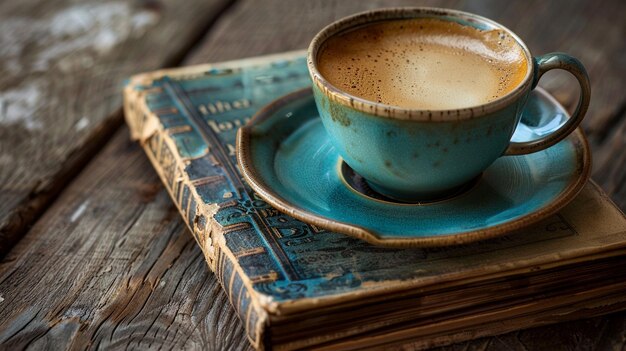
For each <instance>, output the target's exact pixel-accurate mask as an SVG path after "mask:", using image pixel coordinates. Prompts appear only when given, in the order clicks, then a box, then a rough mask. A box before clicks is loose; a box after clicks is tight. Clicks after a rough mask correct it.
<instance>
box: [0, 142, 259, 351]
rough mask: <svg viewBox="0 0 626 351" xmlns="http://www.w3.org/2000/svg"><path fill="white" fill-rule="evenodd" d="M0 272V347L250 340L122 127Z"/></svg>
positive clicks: (216, 345)
mask: <svg viewBox="0 0 626 351" xmlns="http://www.w3.org/2000/svg"><path fill="white" fill-rule="evenodd" d="M0 272H1V274H0V296H1V299H0V300H1V301H2V302H0V345H2V348H6V349H11V350H18V349H23V348H26V347H32V348H33V349H44V348H50V347H52V348H54V349H84V348H86V347H92V348H103V349H109V348H112V349H123V348H129V347H130V348H138V349H156V348H165V349H198V350H199V349H208V350H219V349H245V348H247V347H248V341H247V339H246V336H245V333H244V331H243V327H242V326H241V323H240V322H239V320H238V318H237V317H236V315H235V313H233V312H232V307H231V306H230V303H229V301H228V298H227V297H226V295H225V294H224V293H223V291H222V289H221V287H220V286H219V285H218V283H217V280H216V279H215V277H214V276H213V274H212V273H210V271H209V270H208V268H207V266H206V262H205V261H204V258H203V256H202V253H201V252H200V250H199V248H198V247H197V245H196V243H195V241H194V239H193V238H192V236H191V235H190V234H189V233H188V229H187V227H186V226H185V225H184V223H183V222H182V220H181V219H180V216H179V213H178V211H177V210H176V208H175V207H174V205H173V204H172V202H171V200H170V199H169V196H168V194H167V193H166V191H165V190H164V189H163V187H162V185H161V182H160V180H159V179H158V177H157V175H156V173H155V172H154V170H153V169H152V167H151V166H150V164H149V162H148V160H147V159H146V157H145V155H144V153H143V151H142V150H141V149H140V148H138V147H137V145H136V144H134V143H132V142H131V141H130V140H129V136H128V133H127V131H126V130H123V131H121V132H119V133H117V135H115V137H114V138H113V140H112V141H111V143H110V144H109V145H108V146H107V147H106V149H105V150H104V151H103V152H102V153H101V154H100V155H98V156H97V157H96V158H95V159H94V160H93V162H91V164H90V165H89V166H88V167H87V168H86V169H85V170H84V172H83V173H81V175H79V176H78V177H77V178H76V179H75V181H74V182H72V184H71V185H70V186H69V187H68V188H67V189H66V190H65V191H64V192H63V194H62V195H61V196H60V197H59V199H58V201H56V202H55V204H54V205H53V206H52V207H51V208H50V209H49V210H48V211H46V213H45V214H44V216H43V217H42V218H41V219H40V220H39V221H38V222H37V224H36V225H35V226H34V227H33V228H32V229H31V230H30V231H29V233H28V235H26V236H25V237H24V238H23V239H22V240H21V241H20V242H19V243H18V245H17V246H15V248H14V249H13V250H12V251H11V252H10V253H9V254H8V255H7V257H6V258H5V260H4V261H3V262H2V264H1V266H0Z"/></svg>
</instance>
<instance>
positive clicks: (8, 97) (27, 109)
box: [0, 83, 43, 130]
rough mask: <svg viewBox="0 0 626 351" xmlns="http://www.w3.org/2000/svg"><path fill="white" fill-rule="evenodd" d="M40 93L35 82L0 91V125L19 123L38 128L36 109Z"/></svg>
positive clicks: (40, 97)
mask: <svg viewBox="0 0 626 351" xmlns="http://www.w3.org/2000/svg"><path fill="white" fill-rule="evenodd" d="M42 95H43V94H42V92H41V88H40V87H39V85H38V84H37V83H29V84H27V85H25V86H22V87H17V88H13V89H9V90H5V91H2V92H0V125H2V124H5V125H10V124H16V123H21V124H22V125H24V127H26V128H27V129H31V130H33V129H40V128H41V127H42V123H41V122H40V121H39V120H38V119H37V109H38V108H39V105H40V102H41V100H42Z"/></svg>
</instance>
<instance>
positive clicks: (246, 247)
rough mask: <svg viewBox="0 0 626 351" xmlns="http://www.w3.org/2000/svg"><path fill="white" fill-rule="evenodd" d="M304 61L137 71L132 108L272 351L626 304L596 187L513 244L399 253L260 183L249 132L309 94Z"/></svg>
mask: <svg viewBox="0 0 626 351" xmlns="http://www.w3.org/2000/svg"><path fill="white" fill-rule="evenodd" d="M309 84H310V82H309V77H308V73H307V69H306V64H305V58H304V53H303V52H294V53H286V54H280V55H273V56H267V57H262V58H254V59H247V60H240V61H232V62H227V63H221V64H215V65H201V66H195V67H186V68H180V69H172V70H162V71H157V72H152V73H146V74H141V75H137V76H134V77H133V78H132V79H131V80H130V81H129V83H128V85H127V86H126V88H125V91H124V98H125V100H124V111H125V116H126V120H127V123H128V126H129V127H130V130H131V132H132V137H133V138H134V139H136V140H138V141H139V143H140V144H141V146H142V147H143V148H144V150H145V152H146V154H147V155H148V158H149V159H150V161H151V162H152V164H153V165H154V168H155V169H156V171H157V172H158V174H159V176H160V177H161V179H162V181H163V184H164V185H165V187H166V188H167V190H168V191H169V193H170V195H171V197H172V200H173V201H174V203H175V204H176V206H177V207H178V209H179V210H180V213H181V215H182V216H183V218H184V220H185V221H186V222H187V224H188V225H189V228H190V229H191V232H192V233H193V235H194V237H195V239H196V240H197V242H198V245H199V246H200V248H201V249H202V251H203V253H204V255H205V257H206V260H207V262H208V266H209V268H210V269H211V270H212V271H213V272H214V273H215V275H216V276H217V278H218V279H219V281H220V283H221V285H222V287H223V288H224V290H225V291H226V293H227V294H228V296H229V298H230V301H231V303H232V305H233V308H234V309H235V310H236V312H237V313H238V315H239V316H240V318H241V321H242V322H243V325H244V326H245V328H246V331H247V335H248V338H249V340H250V343H251V344H252V345H253V346H254V347H255V348H257V349H263V348H266V349H277V350H286V349H296V348H308V347H317V348H324V349H355V348H380V347H389V346H394V345H399V344H404V343H411V347H412V348H417V349H419V348H426V347H431V346H436V345H443V344H448V343H453V342H458V341H462V340H467V339H470V338H476V337H480V336H486V335H495V334H498V333H504V332H508V331H512V330H516V329H521V328H528V327H531V326H537V325H544V324H549V323H554V322H558V321H562V320H568V319H576V318H583V317H589V316H594V315H598V314H603V313H608V312H611V311H615V310H619V309H623V308H626V294H624V291H626V218H625V217H624V215H623V214H622V213H621V212H620V210H619V209H618V208H616V207H615V205H614V204H613V203H612V202H611V201H610V200H609V199H608V198H607V196H606V195H605V194H604V193H602V191H601V190H600V189H599V188H598V186H596V185H595V184H593V183H591V182H590V183H589V184H587V185H586V186H585V188H584V189H583V191H582V192H581V193H580V194H579V196H578V197H577V198H576V199H575V200H574V201H573V202H572V203H571V204H569V205H568V206H567V207H565V208H564V209H562V210H561V211H560V212H559V213H558V214H555V215H553V216H551V217H549V218H547V219H546V220H544V221H542V222H540V223H539V224H537V225H534V226H532V227H529V228H526V229H524V230H521V231H519V232H516V233H511V234H510V235H507V236H504V237H501V238H497V239H492V240H489V241H484V242H478V243H475V244H471V245H463V246H456V247H448V248H431V249H388V248H381V247H375V246H372V245H370V244H367V243H365V242H363V241H360V240H358V239H355V238H351V237H348V236H344V235H340V234H336V233H332V232H329V231H326V230H322V229H321V228H317V227H315V226H311V225H308V224H306V223H302V222H300V221H298V220H295V219H293V218H290V217H288V216H286V215H284V214H282V213H281V212H279V211H277V210H275V209H273V208H271V207H270V206H268V205H267V204H266V203H265V202H264V201H263V200H262V199H260V198H259V197H257V196H255V194H254V193H253V192H252V191H251V189H250V188H249V187H248V186H247V185H246V184H245V183H244V181H243V180H242V178H241V176H240V173H239V171H238V169H237V165H236V161H235V149H234V146H233V145H234V142H235V135H236V132H237V128H238V127H240V126H242V125H243V124H244V123H246V121H248V120H249V118H250V117H251V116H252V115H253V114H254V113H255V111H257V110H258V109H259V108H261V107H262V106H263V105H265V104H267V103H269V102H270V101H272V100H273V99H276V98H277V97H279V96H281V95H283V94H286V93H289V92H291V91H293V90H295V89H298V88H301V87H305V86H307V85H309Z"/></svg>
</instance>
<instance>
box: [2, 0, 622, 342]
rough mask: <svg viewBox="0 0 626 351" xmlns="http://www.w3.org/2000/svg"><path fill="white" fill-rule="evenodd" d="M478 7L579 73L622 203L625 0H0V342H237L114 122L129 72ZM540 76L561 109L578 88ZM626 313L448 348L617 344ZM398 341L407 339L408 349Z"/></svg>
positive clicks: (285, 46) (190, 247)
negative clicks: (585, 79)
mask: <svg viewBox="0 0 626 351" xmlns="http://www.w3.org/2000/svg"><path fill="white" fill-rule="evenodd" d="M416 4H418V5H429V6H441V7H451V8H458V9H462V10H466V11H470V12H475V13H478V14H481V15H484V16H487V17H490V18H493V19H495V20H496V21H498V22H500V23H502V24H504V25H505V26H507V27H509V28H511V29H512V30H514V31H515V32H517V33H518V34H519V35H520V37H522V38H524V39H525V40H526V42H527V44H528V46H529V47H530V49H531V51H532V52H533V53H535V54H541V53H546V52H550V51H565V52H568V53H570V54H573V55H574V56H576V57H578V58H580V59H581V61H583V63H584V64H585V65H586V67H587V69H588V70H589V75H590V76H591V81H592V91H593V94H592V101H591V106H590V109H589V112H588V114H587V117H586V119H585V121H584V123H583V127H584V129H585V131H586V132H587V135H588V137H589V140H590V143H591V147H592V150H593V156H594V165H593V168H594V171H593V179H594V180H595V181H596V182H598V183H599V184H600V185H601V186H602V187H603V188H604V190H605V191H606V192H607V193H608V194H609V195H610V196H611V197H612V199H613V200H614V201H615V202H616V203H617V204H618V205H619V206H620V207H621V208H622V209H624V208H626V185H625V184H626V151H625V150H626V94H625V92H626V56H625V55H626V21H625V20H624V14H626V2H624V1H619V0H616V1H602V2H593V1H515V2H513V1H499V0H493V1H454V0H450V1H444V0H441V1H423V2H416V1H369V2H365V1H353V2H348V1H323V0H317V1H306V2H304V1H278V0H276V1H267V0H264V1H258V0H238V1H227V0H186V1H175V0H135V1H124V2H122V1H108V0H107V1H106V2H105V1H90V2H80V3H77V2H75V1H69V0H54V1H52V0H48V1H43V0H23V1H20V2H17V1H4V2H0V252H1V253H2V254H3V255H4V258H3V260H2V262H1V263H0V343H1V345H3V346H0V348H3V349H4V348H6V349H22V348H26V347H31V348H34V349H43V348H54V349H84V348H115V349H118V348H127V347H130V348H140V349H141V348H150V349H156V348H165V349H180V348H191V349H200V348H202V349H223V348H229V349H231V348H232V349H246V348H249V346H248V343H247V340H246V338H245V334H244V332H243V328H242V325H241V323H240V322H239V320H238V319H237V317H236V315H235V313H234V311H233V309H232V308H231V306H230V304H229V302H228V299H227V297H226V295H225V294H224V293H223V292H222V290H221V288H220V286H219V285H218V283H217V281H216V279H215V277H214V276H213V275H212V274H211V273H210V272H209V270H208V268H207V267H206V264H205V262H204V259H203V257H202V254H201V252H200V250H199V248H198V247H197V246H196V245H195V243H194V241H193V239H192V236H191V235H190V234H189V233H188V232H187V228H186V227H185V226H184V224H183V222H182V220H181V219H180V218H179V215H178V213H177V211H176V209H175V207H174V205H173V204H172V202H171V201H170V200H169V198H168V196H167V194H166V192H165V190H164V188H163V187H162V186H161V184H160V182H159V180H158V178H157V175H156V173H155V172H154V171H153V169H152V167H151V166H150V165H149V163H148V161H147V159H146V157H145V156H144V154H143V152H142V151H141V149H140V148H139V146H138V145H136V144H134V143H132V142H131V141H129V136H128V131H127V128H126V127H125V126H124V125H123V124H122V112H121V98H122V95H121V87H122V86H123V83H124V80H125V79H126V78H127V77H129V76H130V75H131V74H134V73H138V72H142V71H149V70H154V69H157V68H159V67H164V66H177V65H189V64H196V63H203V62H215V61H222V60H228V59H235V58H241V57H245V56H254V55H261V54H266V53H273V52H280V51H286V50H292V49H300V48H305V47H306V46H307V44H308V42H309V41H310V39H311V38H312V36H313V35H314V34H315V33H316V32H317V31H318V30H319V29H321V28H322V27H323V26H324V25H325V24H328V23H329V22H331V21H333V20H335V19H337V18H340V17H343V16H345V15H348V14H351V13H354V12H357V11H361V10H366V9H372V8H376V7H381V6H392V5H416ZM541 83H542V85H543V86H544V87H545V88H547V89H548V90H549V91H551V92H552V93H553V94H554V95H555V96H556V97H557V99H558V100H560V101H561V102H562V103H563V104H564V105H565V106H568V107H570V108H571V107H572V105H574V104H575V102H576V101H575V99H576V97H577V93H578V92H577V89H578V88H576V85H575V84H574V83H573V79H572V78H571V77H568V76H567V74H557V73H550V74H549V75H548V77H546V78H544V79H543V80H542V82H541ZM625 340H626V312H622V313H615V314H612V315H608V316H604V317H599V318H594V319H588V320H580V321H574V322H569V323H563V324H558V325H553V326H548V327H542V328H536V329H530V330H524V331H519V332H515V333H510V334H506V335H502V336H498V337H492V338H484V339H479V340H475V341H471V342H468V343H465V344H460V345H454V346H450V347H447V348H445V349H448V350H468V349H480V350H510V349H513V350H558V349H565V350H574V349H598V350H605V349H623V348H624V347H626V346H625ZM408 348H410V345H408Z"/></svg>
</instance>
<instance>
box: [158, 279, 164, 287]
mask: <svg viewBox="0 0 626 351" xmlns="http://www.w3.org/2000/svg"><path fill="white" fill-rule="evenodd" d="M164 286H165V280H161V281H160V282H159V287H161V288H162V287H164Z"/></svg>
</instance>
